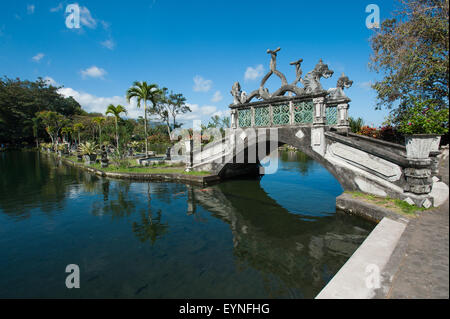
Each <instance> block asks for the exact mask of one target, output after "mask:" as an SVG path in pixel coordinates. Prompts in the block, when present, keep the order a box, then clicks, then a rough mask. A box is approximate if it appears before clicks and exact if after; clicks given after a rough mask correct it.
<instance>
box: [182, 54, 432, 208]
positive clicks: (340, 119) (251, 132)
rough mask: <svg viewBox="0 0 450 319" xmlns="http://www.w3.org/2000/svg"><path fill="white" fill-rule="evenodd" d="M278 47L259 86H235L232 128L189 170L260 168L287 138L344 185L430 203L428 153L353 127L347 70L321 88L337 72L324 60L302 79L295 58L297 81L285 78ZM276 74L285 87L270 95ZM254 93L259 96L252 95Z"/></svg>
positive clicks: (226, 174)
mask: <svg viewBox="0 0 450 319" xmlns="http://www.w3.org/2000/svg"><path fill="white" fill-rule="evenodd" d="M278 51H279V50H275V51H268V53H270V54H271V55H272V62H271V70H270V72H269V73H268V74H267V75H266V76H265V77H264V78H263V80H262V82H261V85H260V87H259V89H257V90H255V91H253V92H251V93H250V94H249V95H247V93H246V92H242V91H241V87H240V84H239V83H238V82H236V83H235V84H234V85H233V89H232V91H231V93H232V95H233V97H234V103H233V104H232V105H230V108H231V126H232V127H231V129H230V130H229V132H227V135H226V137H225V138H224V139H222V140H220V141H217V140H216V142H213V143H211V144H209V145H207V146H206V147H204V149H203V150H202V152H196V150H195V149H194V155H193V158H192V162H191V163H190V165H191V167H190V168H191V169H193V170H210V171H213V172H215V173H217V174H219V175H221V176H222V177H231V176H236V175H240V174H248V173H259V164H260V162H259V159H261V160H262V159H263V158H264V156H265V155H267V154H269V153H271V152H272V151H274V150H275V149H277V148H278V147H279V146H280V145H283V144H289V145H291V146H294V147H297V148H299V149H300V150H301V151H302V152H304V153H306V154H307V155H308V156H310V157H311V158H313V159H314V160H316V161H317V162H319V163H321V164H322V165H323V166H324V167H325V168H326V169H328V170H329V171H330V172H331V173H332V174H333V175H334V176H335V177H336V178H337V180H338V181H339V182H340V183H341V185H342V186H343V188H344V189H345V190H355V191H361V192H365V193H370V194H375V195H379V196H390V197H393V198H400V199H408V198H409V199H411V200H412V201H414V202H415V203H416V204H417V205H419V206H422V205H423V206H426V207H427V206H428V205H431V204H432V202H433V198H432V197H431V196H430V195H429V193H430V192H431V187H432V179H431V159H423V160H412V159H409V158H407V157H406V149H405V147H404V146H401V145H398V144H393V143H389V142H385V141H381V140H377V139H373V138H369V137H364V136H359V135H355V134H352V133H349V123H348V108H349V102H350V99H349V98H348V97H347V96H346V95H345V93H344V89H345V88H348V87H350V86H351V85H352V83H353V82H352V81H350V80H349V79H348V77H347V76H345V75H344V74H342V76H341V77H340V78H339V79H338V81H337V85H336V88H334V89H329V90H328V91H327V90H324V89H323V88H322V86H321V84H320V78H321V77H325V78H328V77H330V76H331V75H332V74H333V71H331V70H329V69H328V66H327V65H326V64H324V63H323V62H322V60H320V61H319V63H318V64H317V65H316V67H315V68H314V70H312V71H311V72H309V73H307V74H306V76H305V77H304V78H303V79H302V77H301V75H302V70H301V67H300V66H301V62H302V60H299V61H297V62H293V63H291V64H292V65H295V67H296V80H295V81H294V82H293V83H291V84H288V83H287V81H286V78H285V76H284V75H283V74H282V73H281V72H279V71H278V70H276V52H278ZM273 74H275V75H277V76H278V77H279V78H280V79H281V82H282V86H281V88H280V89H278V90H277V91H275V92H274V93H272V94H270V93H269V91H268V89H267V88H265V87H264V85H265V82H266V81H267V79H268V78H269V77H270V76H271V75H273ZM297 83H302V84H303V85H304V87H303V88H300V87H298V86H297ZM286 93H289V95H288V96H285V94H286ZM255 98H256V99H259V100H258V101H253V99H255ZM256 154H258V156H256Z"/></svg>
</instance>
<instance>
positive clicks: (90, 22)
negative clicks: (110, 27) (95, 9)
mask: <svg viewBox="0 0 450 319" xmlns="http://www.w3.org/2000/svg"><path fill="white" fill-rule="evenodd" d="M80 23H81V25H84V26H86V27H88V28H90V29H95V28H96V27H97V20H95V19H94V18H93V17H92V15H91V12H90V11H89V9H88V8H86V7H80Z"/></svg>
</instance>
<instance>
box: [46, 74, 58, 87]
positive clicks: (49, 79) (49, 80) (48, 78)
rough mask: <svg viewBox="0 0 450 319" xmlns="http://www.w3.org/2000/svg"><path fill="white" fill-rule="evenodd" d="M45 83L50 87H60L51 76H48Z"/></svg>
mask: <svg viewBox="0 0 450 319" xmlns="http://www.w3.org/2000/svg"><path fill="white" fill-rule="evenodd" d="M44 81H45V82H47V84H48V85H53V86H58V83H56V81H55V80H54V79H53V78H51V77H49V76H46V77H45V78H44Z"/></svg>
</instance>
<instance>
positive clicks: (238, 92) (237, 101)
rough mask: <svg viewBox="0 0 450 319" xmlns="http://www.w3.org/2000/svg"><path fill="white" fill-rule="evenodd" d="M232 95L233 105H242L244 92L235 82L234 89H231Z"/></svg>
mask: <svg viewBox="0 0 450 319" xmlns="http://www.w3.org/2000/svg"><path fill="white" fill-rule="evenodd" d="M231 95H232V96H233V98H234V101H233V104H234V105H238V104H242V102H241V98H242V91H241V85H240V84H239V82H234V84H233V87H232V88H231Z"/></svg>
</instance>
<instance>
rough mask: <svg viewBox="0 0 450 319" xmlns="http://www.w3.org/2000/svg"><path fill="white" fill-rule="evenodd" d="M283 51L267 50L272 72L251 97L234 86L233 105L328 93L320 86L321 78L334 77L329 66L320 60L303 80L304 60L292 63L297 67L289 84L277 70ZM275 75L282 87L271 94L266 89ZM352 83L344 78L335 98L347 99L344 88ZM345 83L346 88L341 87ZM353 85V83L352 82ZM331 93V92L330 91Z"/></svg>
mask: <svg viewBox="0 0 450 319" xmlns="http://www.w3.org/2000/svg"><path fill="white" fill-rule="evenodd" d="M280 50H281V48H280V47H278V48H277V49H275V50H267V53H268V54H270V56H271V59H270V70H269V72H267V74H266V75H265V76H264V77H263V79H262V80H261V83H260V85H259V88H258V89H256V90H254V91H252V92H251V93H250V94H249V95H247V93H246V92H245V91H242V90H241V85H240V84H239V82H235V83H234V84H233V87H232V89H231V95H232V96H233V98H234V101H233V104H234V105H240V104H246V103H249V102H251V101H252V99H253V98H257V99H260V100H264V101H268V100H271V99H273V98H277V97H281V96H283V95H284V94H285V93H287V92H291V93H294V94H295V95H296V96H302V95H305V94H315V93H320V92H326V91H325V90H324V89H323V87H322V85H321V84H320V79H321V78H325V79H327V78H329V77H331V76H332V75H333V73H334V71H332V70H330V69H329V68H328V65H327V64H325V63H323V61H322V59H320V60H319V63H317V65H316V66H315V67H314V69H313V70H312V71H310V72H308V73H307V74H306V75H305V77H304V78H302V75H303V71H302V68H301V64H302V62H303V59H299V60H297V61H295V62H291V63H290V65H293V66H295V80H294V81H293V82H292V83H291V84H288V82H287V80H286V76H285V75H284V74H283V73H281V72H280V71H278V70H277V53H278V52H279V51H280ZM273 74H275V75H276V76H278V77H279V78H280V80H281V87H280V88H279V89H278V90H276V91H275V92H274V93H272V94H271V93H270V92H269V90H268V89H267V88H266V87H264V85H265V84H266V82H267V80H268V79H269V78H270V77H271V76H272V75H273ZM350 82H352V81H350V80H349V79H348V78H346V79H344V78H342V80H341V82H339V81H338V83H339V85H340V86H339V85H338V87H337V88H336V89H334V91H333V92H332V93H333V94H336V95H335V96H336V97H338V96H342V97H345V94H344V93H343V88H344V87H346V88H348V87H350V86H351V84H349V83H350ZM298 83H301V84H302V85H303V88H301V87H298V86H297V84H298ZM341 83H343V85H344V86H342V85H341ZM352 83H353V82H352ZM349 85H350V86H349ZM329 91H330V90H329Z"/></svg>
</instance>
